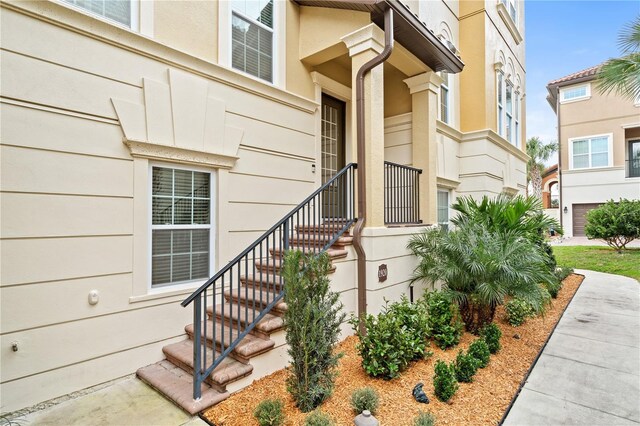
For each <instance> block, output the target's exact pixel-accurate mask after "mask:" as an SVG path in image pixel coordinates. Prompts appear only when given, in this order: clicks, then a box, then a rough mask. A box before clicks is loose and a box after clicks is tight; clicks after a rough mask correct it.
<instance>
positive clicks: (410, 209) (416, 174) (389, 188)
mask: <svg viewBox="0 0 640 426" xmlns="http://www.w3.org/2000/svg"><path fill="white" fill-rule="evenodd" d="M421 173H422V170H420V169H416V168H413V167H408V166H403V165H400V164H395V163H391V162H389V161H385V162H384V223H385V224H387V225H407V224H418V223H422V220H420V174H421Z"/></svg>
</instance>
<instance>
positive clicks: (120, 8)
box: [62, 0, 140, 30]
mask: <svg viewBox="0 0 640 426" xmlns="http://www.w3.org/2000/svg"><path fill="white" fill-rule="evenodd" d="M62 1H63V2H65V3H68V4H72V5H74V6H75V7H77V8H79V9H82V10H85V11H87V12H90V13H92V14H94V15H98V16H100V17H102V18H106V19H108V20H110V21H114V22H117V23H118V24H121V25H124V26H125V27H128V28H131V29H132V30H137V29H138V28H137V27H138V8H139V7H140V5H139V3H138V0H62Z"/></svg>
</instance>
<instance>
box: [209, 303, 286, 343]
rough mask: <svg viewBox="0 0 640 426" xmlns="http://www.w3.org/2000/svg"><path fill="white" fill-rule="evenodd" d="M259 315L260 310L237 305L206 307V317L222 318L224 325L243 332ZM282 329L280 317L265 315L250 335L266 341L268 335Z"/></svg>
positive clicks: (224, 304) (227, 304)
mask: <svg viewBox="0 0 640 426" xmlns="http://www.w3.org/2000/svg"><path fill="white" fill-rule="evenodd" d="M259 314H260V310H256V309H253V307H252V306H250V305H246V306H245V305H238V304H235V303H233V304H232V303H221V304H219V305H216V306H215V310H214V307H213V306H207V315H209V317H213V316H214V315H215V316H216V318H218V321H220V320H221V318H224V319H225V321H224V323H225V324H231V325H232V327H233V328H238V327H240V328H241V329H242V330H244V329H245V328H246V327H247V326H248V325H249V324H251V323H252V322H253V321H254V320H255V318H256V317H257V316H258V315H259ZM283 327H284V321H283V319H282V318H281V317H279V316H277V315H273V314H270V313H269V314H266V315H265V316H264V317H263V318H262V319H261V320H260V322H259V323H257V324H256V326H255V327H254V328H253V330H251V334H253V335H255V336H258V337H261V338H263V339H268V338H269V334H271V333H274V332H276V331H278V330H280V329H282V328H283Z"/></svg>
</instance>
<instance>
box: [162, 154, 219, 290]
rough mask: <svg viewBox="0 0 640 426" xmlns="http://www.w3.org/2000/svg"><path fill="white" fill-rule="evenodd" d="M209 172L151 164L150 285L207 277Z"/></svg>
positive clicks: (209, 265) (209, 224)
mask: <svg viewBox="0 0 640 426" xmlns="http://www.w3.org/2000/svg"><path fill="white" fill-rule="evenodd" d="M211 240H212V235H211V174H210V173H206V172H200V171H193V170H185V169H174V168H166V167H155V166H154V167H152V182H151V287H152V288H154V287H161V286H165V285H170V284H178V283H186V282H189V281H195V280H202V279H207V278H209V276H210V274H211Z"/></svg>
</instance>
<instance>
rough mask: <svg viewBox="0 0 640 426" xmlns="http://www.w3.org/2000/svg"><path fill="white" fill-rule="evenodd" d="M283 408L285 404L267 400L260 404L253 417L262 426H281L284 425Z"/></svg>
mask: <svg viewBox="0 0 640 426" xmlns="http://www.w3.org/2000/svg"><path fill="white" fill-rule="evenodd" d="M283 407H284V403H283V402H282V401H281V400H279V399H265V400H264V401H262V402H261V403H260V404H258V406H257V407H256V409H255V411H254V412H253V416H254V417H255V418H256V420H258V424H259V425H260V426H280V425H281V424H282V423H284V413H283V412H282V408H283Z"/></svg>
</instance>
